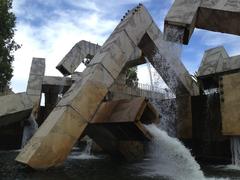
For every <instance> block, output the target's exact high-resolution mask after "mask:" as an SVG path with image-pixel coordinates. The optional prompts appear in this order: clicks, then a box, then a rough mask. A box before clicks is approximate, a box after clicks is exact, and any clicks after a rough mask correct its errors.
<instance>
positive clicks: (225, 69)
mask: <svg viewBox="0 0 240 180" xmlns="http://www.w3.org/2000/svg"><path fill="white" fill-rule="evenodd" d="M239 69H240V56H233V57H229V55H228V53H227V52H226V50H225V48H224V47H223V46H219V47H216V48H212V49H209V50H206V51H205V53H204V56H203V59H202V62H201V65H200V67H199V69H198V77H199V78H204V77H206V78H207V77H209V76H216V75H221V74H226V73H230V72H235V71H237V70H239Z"/></svg>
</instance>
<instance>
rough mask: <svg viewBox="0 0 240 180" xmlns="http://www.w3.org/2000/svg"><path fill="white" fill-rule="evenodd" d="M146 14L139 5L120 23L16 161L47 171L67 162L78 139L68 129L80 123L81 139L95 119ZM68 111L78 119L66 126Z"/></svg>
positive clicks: (140, 32)
mask: <svg viewBox="0 0 240 180" xmlns="http://www.w3.org/2000/svg"><path fill="white" fill-rule="evenodd" d="M146 12H147V11H146V9H145V8H144V7H143V6H140V7H138V10H137V12H135V13H134V14H132V15H131V16H129V17H128V18H127V19H125V20H124V21H122V22H121V23H120V24H119V26H118V27H117V28H116V29H115V30H114V32H113V33H112V34H111V36H110V37H109V38H108V39H107V41H106V42H105V43H104V44H103V46H102V47H101V49H100V50H99V52H98V53H97V54H96V55H95V56H94V58H93V59H92V61H91V62H90V65H89V66H88V67H87V68H86V69H85V70H84V72H83V77H84V78H81V79H80V80H79V81H76V82H75V83H74V85H72V87H71V88H70V89H69V90H68V92H67V93H65V94H64V96H63V99H62V100H61V101H60V102H59V103H58V105H57V107H56V108H55V109H54V111H53V112H52V113H51V114H50V115H49V117H48V118H47V119H46V120H45V122H44V123H43V124H42V126H41V127H40V129H39V130H38V131H37V133H36V134H35V135H34V137H33V138H32V139H31V140H30V142H29V143H28V144H27V145H26V146H25V147H24V149H23V150H22V152H21V153H20V154H19V155H18V157H17V158H16V160H17V161H19V162H22V163H25V164H28V165H29V166H31V167H33V168H36V169H37V168H48V167H51V166H55V165H57V164H59V163H62V162H63V161H64V159H65V158H66V157H67V154H68V153H69V151H70V149H71V148H72V146H73V144H74V142H75V141H76V139H77V138H76V139H75V138H69V136H71V132H68V131H66V129H65V128H67V130H70V129H76V125H75V121H76V122H79V123H80V124H81V128H77V130H76V135H77V136H78V137H80V135H81V134H82V133H83V129H84V128H85V127H86V125H87V122H89V121H90V120H91V119H92V118H93V116H94V114H95V112H96V111H97V109H98V108H99V106H100V104H101V103H102V101H103V99H104V97H105V95H106V94H107V92H108V88H110V87H111V85H112V84H113V82H114V79H116V78H117V77H118V75H119V73H120V72H121V70H122V69H123V67H124V66H125V64H126V62H128V61H129V59H130V58H131V57H132V54H134V53H135V47H136V44H138V41H140V40H141V39H142V37H141V36H143V34H144V32H146V30H147V28H148V25H149V23H151V21H152V20H151V18H150V16H147V17H145V14H146ZM146 15H148V14H146ZM143 16H144V17H143ZM146 18H147V19H146ZM148 18H150V22H149V21H148ZM134 21H135V23H134ZM130 30H131V32H130ZM126 32H129V34H128V35H127V34H126ZM129 37H130V38H131V39H130V38H129ZM133 42H134V43H136V44H134V43H133ZM58 108H62V109H61V113H59V112H56V111H57V109H58ZM69 108H71V109H73V111H74V114H77V115H79V117H78V118H77V119H76V120H74V122H73V123H69V124H67V125H68V126H65V124H64V123H65V121H66V119H67V117H68V116H70V112H69V111H68V109H69ZM53 122H54V123H53ZM50 125H51V126H50ZM62 132H64V133H62ZM63 142H64V143H63Z"/></svg>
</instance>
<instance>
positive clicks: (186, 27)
mask: <svg viewBox="0 0 240 180" xmlns="http://www.w3.org/2000/svg"><path fill="white" fill-rule="evenodd" d="M200 4H201V0H191V1H186V0H175V2H174V3H173V5H172V7H171V9H170V10H169V12H168V14H167V16H166V17H165V25H164V34H165V37H166V39H167V40H169V41H177V42H180V43H184V44H187V43H188V41H189V39H190V37H191V35H192V33H193V31H194V27H195V23H196V17H197V11H198V8H199V7H200ZM182 32H183V37H180V38H181V39H179V37H177V36H179V35H180V36H182V35H181V33H182ZM178 33H180V34H178Z"/></svg>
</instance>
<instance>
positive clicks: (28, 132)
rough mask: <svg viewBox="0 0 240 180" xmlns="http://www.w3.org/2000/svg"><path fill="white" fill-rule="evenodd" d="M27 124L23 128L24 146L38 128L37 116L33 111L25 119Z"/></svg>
mask: <svg viewBox="0 0 240 180" xmlns="http://www.w3.org/2000/svg"><path fill="white" fill-rule="evenodd" d="M25 123H26V125H25V126H24V129H23V137H22V148H23V147H24V146H25V145H26V144H27V142H28V140H29V139H30V138H31V137H32V136H33V135H34V133H35V132H36V131H37V129H38V124H37V122H36V117H35V116H34V113H31V115H30V117H29V118H28V119H27V120H26V121H25Z"/></svg>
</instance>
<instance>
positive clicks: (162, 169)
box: [140, 125, 205, 180]
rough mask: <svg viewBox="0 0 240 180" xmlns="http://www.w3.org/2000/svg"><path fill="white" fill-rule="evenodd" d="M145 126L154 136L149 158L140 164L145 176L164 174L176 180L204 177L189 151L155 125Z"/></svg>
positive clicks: (199, 179)
mask: <svg viewBox="0 0 240 180" xmlns="http://www.w3.org/2000/svg"><path fill="white" fill-rule="evenodd" d="M146 128H147V129H148V131H149V132H150V133H151V134H152V135H153V136H154V140H153V143H152V144H151V147H150V152H149V158H150V159H148V160H145V161H144V162H143V163H141V164H140V166H141V168H142V169H143V171H144V175H146V176H166V177H170V178H173V179H178V180H192V179H194V180H203V179H205V177H204V174H203V172H202V171H201V169H200V166H199V164H198V163H197V162H196V161H195V159H194V158H193V157H192V155H191V153H190V151H189V150H188V149H187V148H186V147H185V146H184V145H183V144H182V143H181V142H180V141H179V140H178V139H176V138H172V137H170V136H168V135H167V133H166V132H165V131H162V130H160V129H159V128H158V127H157V126H156V125H147V126H146Z"/></svg>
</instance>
